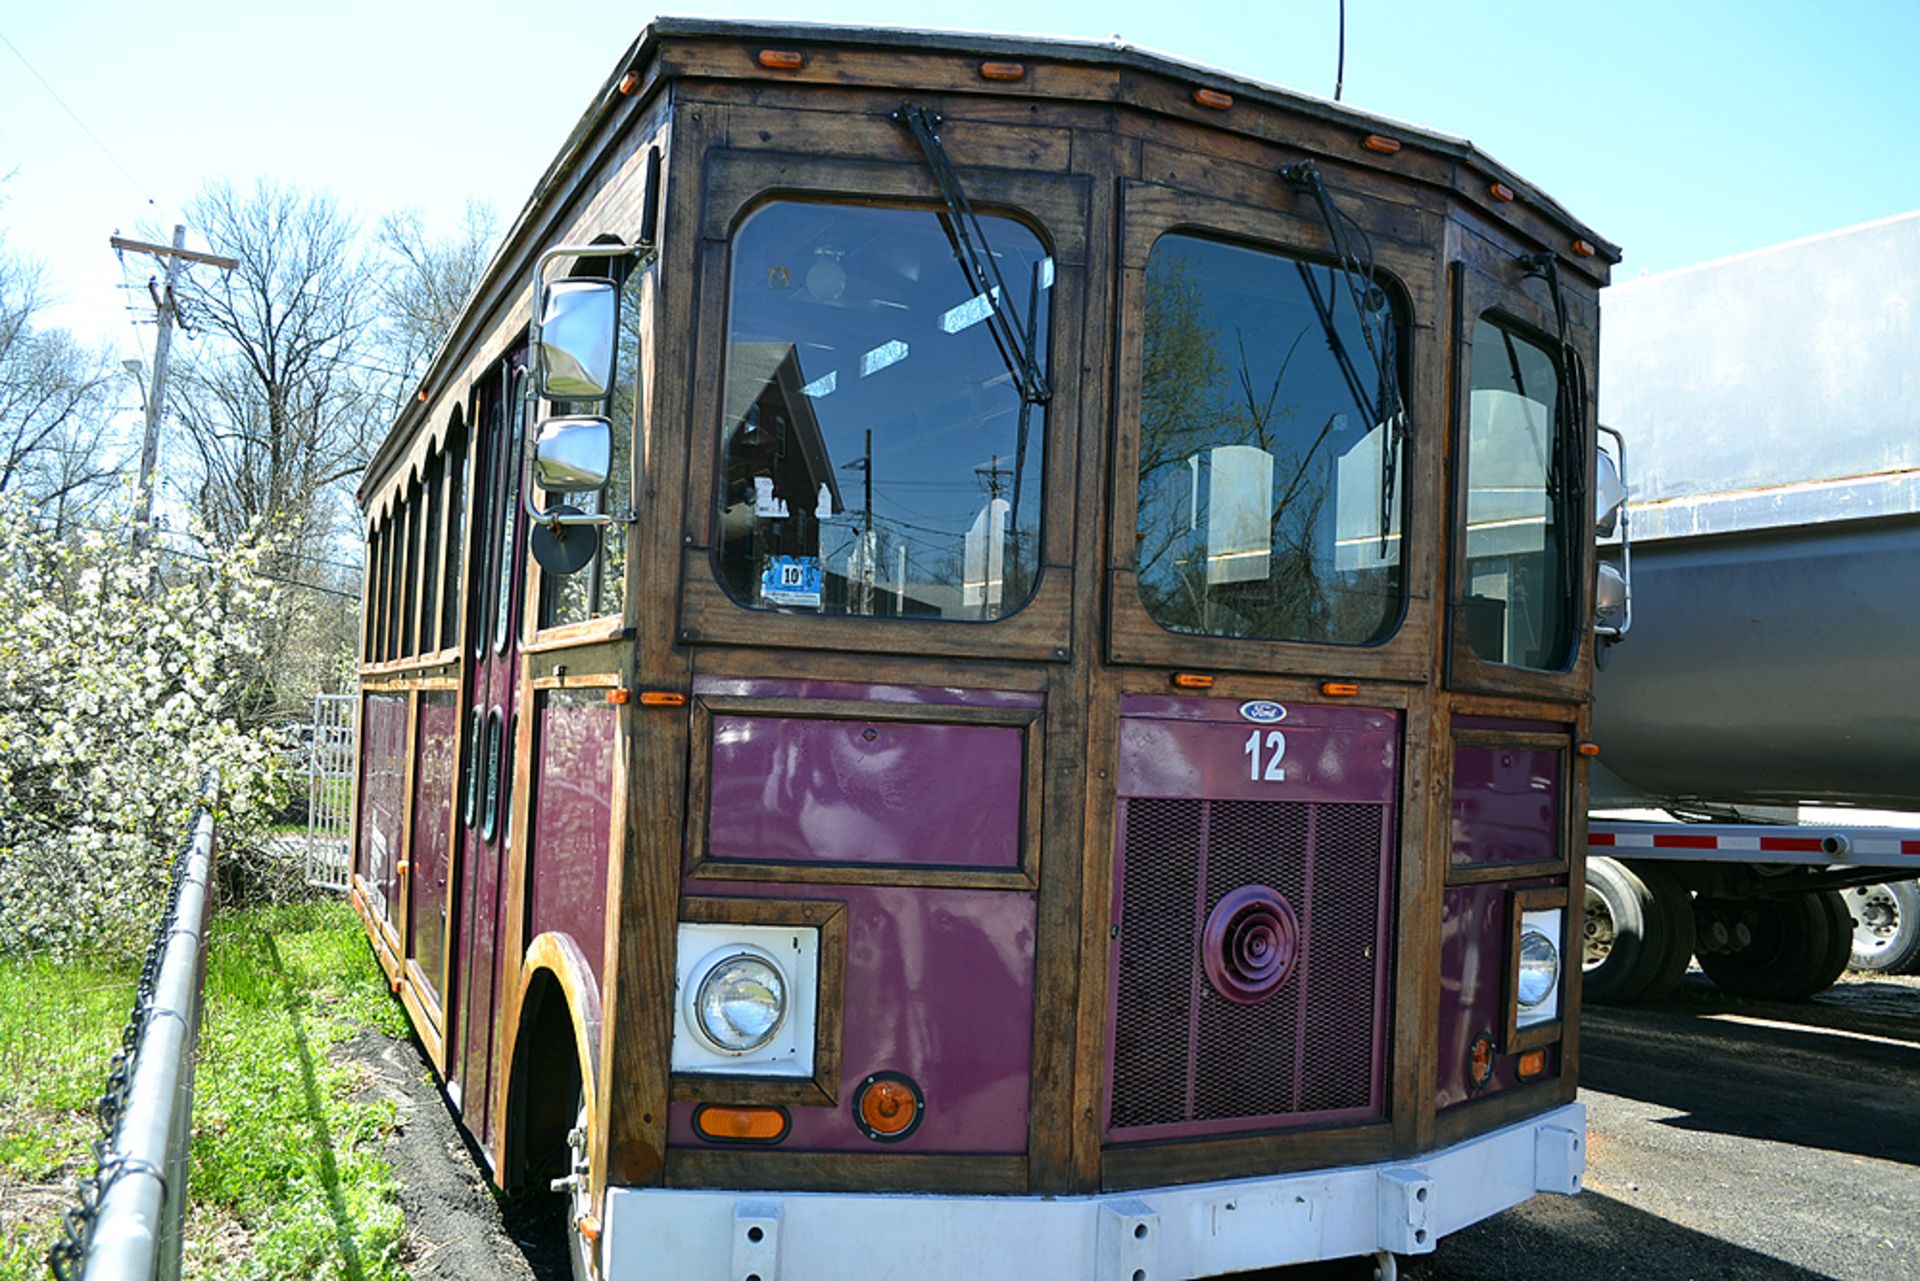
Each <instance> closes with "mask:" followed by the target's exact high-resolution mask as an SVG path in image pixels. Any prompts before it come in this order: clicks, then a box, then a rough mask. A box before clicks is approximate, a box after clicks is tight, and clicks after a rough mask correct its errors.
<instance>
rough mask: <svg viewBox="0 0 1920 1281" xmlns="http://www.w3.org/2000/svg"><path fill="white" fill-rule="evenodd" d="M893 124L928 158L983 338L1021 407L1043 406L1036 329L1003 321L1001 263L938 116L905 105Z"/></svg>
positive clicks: (1046, 394) (1008, 295)
mask: <svg viewBox="0 0 1920 1281" xmlns="http://www.w3.org/2000/svg"><path fill="white" fill-rule="evenodd" d="M893 118H894V119H895V120H898V121H899V122H900V123H901V124H903V125H905V126H906V127H907V129H908V131H909V132H911V133H912V134H913V137H914V141H916V142H918V143H919V144H920V150H921V152H922V153H923V154H924V155H925V156H926V158H927V169H928V170H929V171H930V172H931V173H932V174H933V181H934V185H935V186H937V187H939V188H940V198H941V199H942V200H944V201H946V204H947V215H948V230H947V235H948V238H949V239H950V240H951V241H952V242H953V256H954V260H955V261H957V262H958V263H959V264H960V270H961V272H962V273H963V274H964V275H965V276H966V278H967V284H968V285H969V286H971V287H972V289H973V291H974V293H975V294H976V295H978V296H979V297H982V298H985V299H986V300H987V332H989V333H991V334H992V335H993V345H994V346H995V347H997V348H999V349H1000V359H1001V360H1002V361H1003V362H1005V364H1006V366H1007V372H1008V373H1009V374H1011V375H1012V376H1013V382H1014V386H1016V387H1018V388H1019V390H1020V399H1021V401H1022V402H1023V403H1025V404H1029V405H1043V404H1045V403H1046V402H1047V400H1048V399H1049V398H1050V397H1051V396H1052V395H1053V391H1052V389H1051V388H1049V387H1048V386H1047V377H1046V375H1045V374H1044V373H1042V372H1041V369H1040V360H1039V357H1038V355H1037V354H1036V353H1035V352H1034V349H1033V344H1034V332H1035V327H1034V326H1032V325H1029V326H1028V327H1027V328H1026V330H1024V331H1022V330H1021V329H1020V328H1018V327H1016V326H1015V325H1014V323H1013V321H1011V320H1010V319H1008V317H1007V308H1008V307H1009V306H1010V305H1011V303H1012V301H1013V294H1012V292H1011V291H1009V290H1008V289H1007V282H1006V280H1005V279H1004V278H1003V277H1002V276H1001V274H1000V264H999V261H998V260H997V259H995V258H994V256H993V249H992V248H991V246H989V245H988V244H987V229H986V228H985V227H984V226H982V225H981V223H980V218H979V216H978V215H977V214H975V213H974V212H973V202H972V201H970V200H968V199H967V193H966V189H965V188H963V187H962V186H961V185H960V177H959V175H958V174H956V173H954V171H953V164H952V162H951V161H949V160H948V159H947V151H946V148H945V147H944V146H943V145H942V144H941V142H940V113H939V112H937V111H929V110H928V109H927V108H925V107H916V106H914V105H913V104H912V103H910V102H903V103H901V104H900V109H899V110H898V111H895V112H894V113H893Z"/></svg>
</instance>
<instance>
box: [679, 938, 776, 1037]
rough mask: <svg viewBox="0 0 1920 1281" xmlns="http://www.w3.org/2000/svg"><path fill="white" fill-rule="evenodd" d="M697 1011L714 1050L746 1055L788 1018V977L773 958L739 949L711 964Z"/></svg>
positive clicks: (695, 1012)
mask: <svg viewBox="0 0 1920 1281" xmlns="http://www.w3.org/2000/svg"><path fill="white" fill-rule="evenodd" d="M693 1009H694V1016H695V1019H696V1020H697V1022H698V1023H699V1025H700V1031H701V1033H702V1034H703V1035H704V1036H705V1037H706V1038H707V1039H708V1040H709V1041H711V1042H713V1044H714V1046H715V1047H716V1048H718V1049H721V1050H724V1051H726V1052H727V1053H729V1054H747V1053H750V1052H751V1051H754V1050H757V1049H759V1048H760V1047H761V1046H763V1045H765V1044H766V1043H767V1042H769V1041H771V1040H773V1037H774V1034H775V1033H777V1032H778V1031H779V1030H780V1025H781V1024H782V1023H783V1022H785V1021H786V1017H787V984H786V980H785V979H784V978H782V977H781V974H780V969H779V967H778V966H776V965H775V964H774V963H773V962H772V961H769V960H767V959H765V958H764V957H759V956H755V955H754V954H753V953H751V952H736V953H734V954H733V955H731V956H727V957H724V958H722V959H721V960H720V961H718V962H716V963H715V964H713V965H710V966H708V967H707V972H706V974H705V976H704V977H702V978H701V980H700V986H699V989H698V994H697V995H696V996H695V997H694V1002H693Z"/></svg>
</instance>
